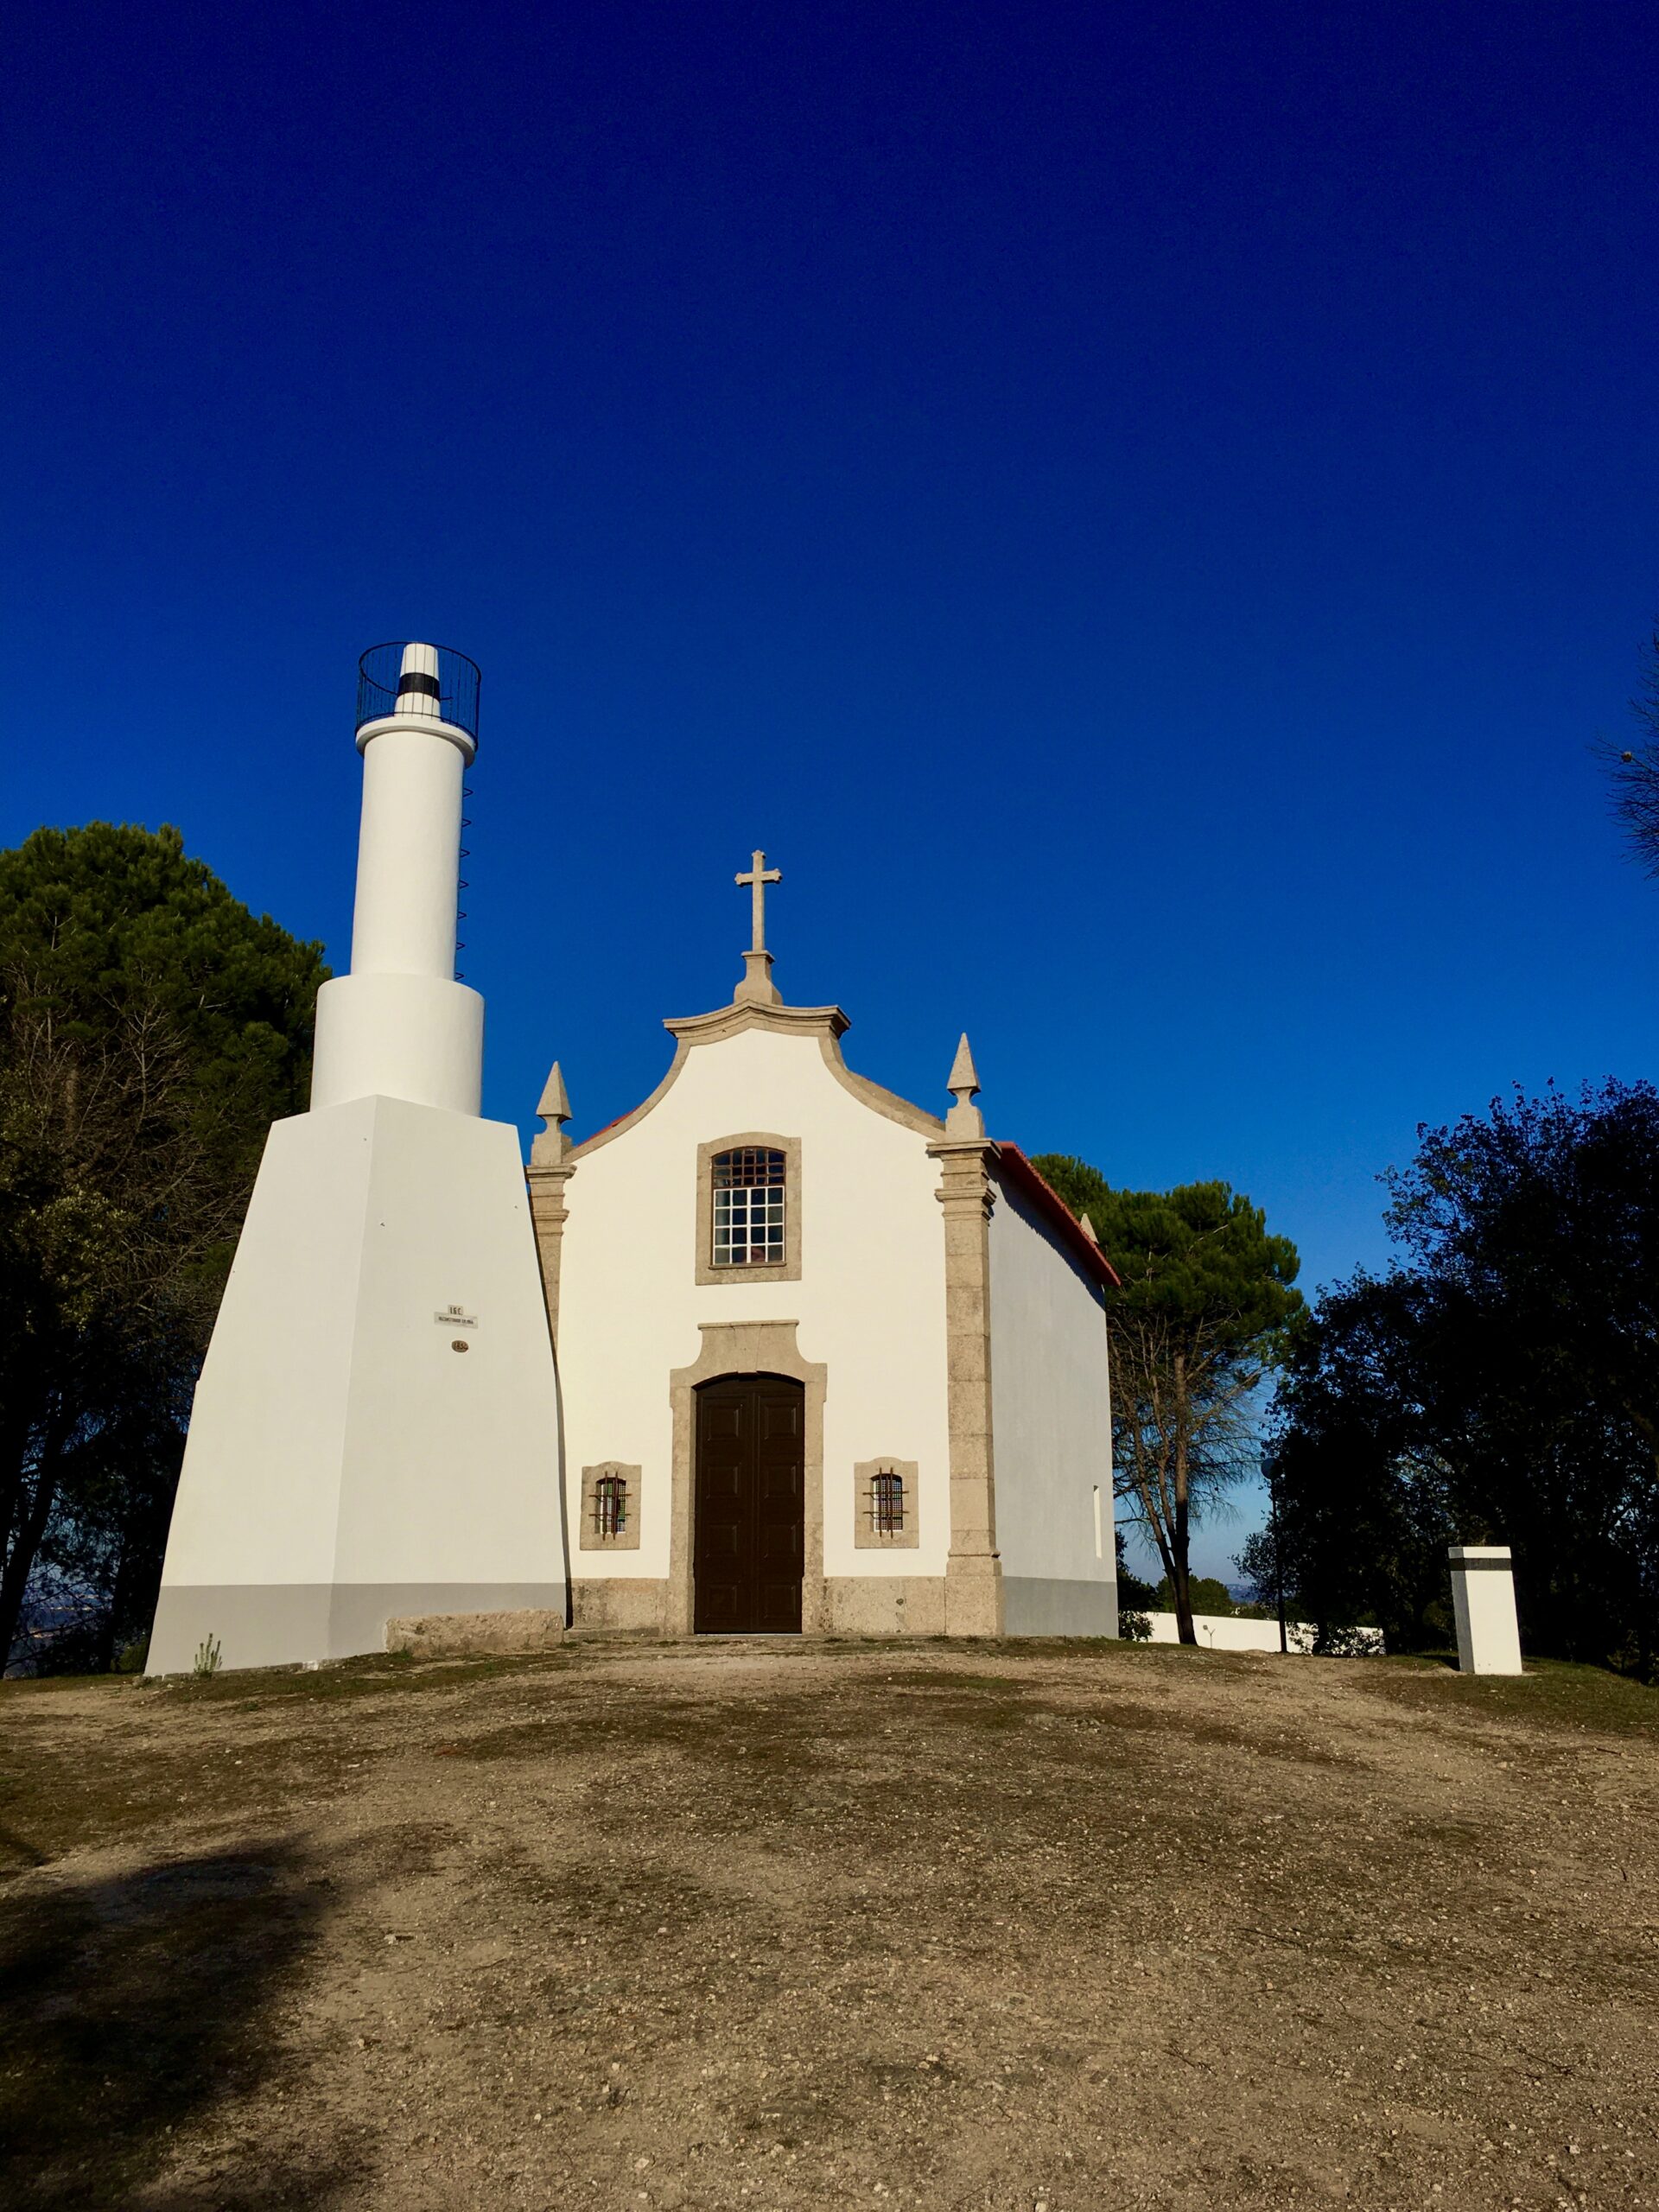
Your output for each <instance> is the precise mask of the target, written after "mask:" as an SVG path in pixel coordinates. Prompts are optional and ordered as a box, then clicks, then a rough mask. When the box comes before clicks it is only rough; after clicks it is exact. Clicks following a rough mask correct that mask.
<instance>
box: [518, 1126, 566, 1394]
mask: <svg viewBox="0 0 1659 2212" xmlns="http://www.w3.org/2000/svg"><path fill="white" fill-rule="evenodd" d="M544 1141H545V1140H543V1138H541V1137H537V1140H536V1143H535V1145H533V1146H532V1147H531V1155H530V1166H529V1168H528V1169H527V1170H526V1173H525V1180H526V1181H527V1182H528V1184H529V1185H530V1218H531V1223H532V1224H533V1225H534V1228H535V1230H536V1250H537V1256H538V1257H539V1258H540V1260H541V1263H542V1287H543V1290H544V1291H545V1293H546V1294H547V1325H548V1327H549V1329H550V1332H552V1337H553V1347H554V1350H555V1351H557V1349H558V1343H559V1255H560V1253H561V1251H562V1250H563V1243H564V1224H565V1223H566V1222H567V1221H568V1220H569V1208H568V1207H567V1206H566V1205H565V1203H564V1186H565V1185H566V1184H567V1183H568V1182H569V1179H570V1178H571V1177H572V1176H573V1175H574V1174H575V1172H576V1163H575V1160H568V1159H558V1160H537V1157H536V1153H537V1149H538V1148H539V1147H540V1146H541V1145H542V1144H543V1142H544ZM555 1141H556V1142H559V1143H563V1138H559V1139H556V1140H555Z"/></svg>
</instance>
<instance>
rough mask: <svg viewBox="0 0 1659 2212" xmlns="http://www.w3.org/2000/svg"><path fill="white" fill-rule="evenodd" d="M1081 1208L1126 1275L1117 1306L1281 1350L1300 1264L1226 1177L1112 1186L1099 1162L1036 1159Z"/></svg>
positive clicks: (1271, 1351)
mask: <svg viewBox="0 0 1659 2212" xmlns="http://www.w3.org/2000/svg"><path fill="white" fill-rule="evenodd" d="M1033 1165H1034V1166H1035V1167H1036V1169H1037V1171H1038V1173H1039V1174H1040V1175H1041V1176H1043V1178H1044V1179H1046V1181H1047V1182H1048V1183H1050V1184H1051V1185H1052V1186H1053V1188H1054V1189H1055V1190H1056V1191H1058V1192H1059V1194H1060V1196H1061V1197H1062V1198H1064V1199H1065V1203H1066V1204H1067V1205H1069V1206H1070V1207H1071V1211H1072V1212H1073V1213H1075V1214H1079V1215H1081V1214H1084V1213H1086V1214H1087V1215H1088V1216H1089V1218H1090V1222H1091V1223H1092V1224H1093V1225H1094V1231H1095V1234H1096V1236H1097V1237H1098V1238H1099V1239H1100V1243H1101V1248H1102V1249H1103V1251H1104V1252H1105V1254H1106V1256H1107V1258H1108V1259H1109V1260H1110V1262H1112V1265H1113V1266H1114V1267H1115V1268H1116V1270H1117V1272H1118V1274H1120V1275H1121V1276H1122V1279H1123V1289H1122V1294H1121V1299H1120V1300H1119V1301H1118V1306H1119V1310H1120V1311H1122V1312H1131V1313H1150V1314H1156V1315H1159V1316H1160V1317H1164V1318H1166V1319H1170V1320H1172V1321H1173V1322H1174V1323H1176V1324H1177V1325H1179V1326H1181V1327H1183V1328H1186V1329H1189V1330H1194V1331H1196V1330H1209V1331H1213V1332H1219V1333H1220V1334H1221V1335H1222V1336H1223V1337H1224V1339H1225V1340H1226V1341H1227V1342H1228V1343H1230V1344H1232V1345H1234V1346H1236V1347H1237V1348H1239V1349H1241V1350H1248V1351H1249V1356H1250V1357H1251V1358H1252V1359H1253V1360H1255V1361H1256V1362H1257V1363H1262V1364H1268V1363H1271V1362H1272V1361H1273V1360H1274V1358H1275V1357H1277V1355H1278V1352H1279V1350H1280V1347H1281V1344H1282V1340H1283V1336H1284V1332H1285V1330H1286V1329H1287V1326H1288V1325H1289V1324H1290V1323H1291V1322H1292V1321H1293V1320H1294V1319H1295V1318H1296V1316H1297V1315H1298V1314H1299V1313H1301V1311H1302V1310H1303V1309H1302V1297H1301V1294H1300V1291H1298V1290H1296V1289H1294V1287H1293V1285H1294V1282H1295V1281H1296V1276H1297V1273H1298V1268H1299V1265H1300V1262H1299V1261H1298V1259H1297V1255H1296V1247H1295V1246H1294V1244H1293V1243H1291V1241H1290V1239H1289V1238H1288V1237H1287V1236H1270V1235H1269V1234H1268V1226H1267V1216H1266V1215H1265V1213H1264V1212H1263V1211H1262V1208H1261V1207H1260V1206H1255V1205H1251V1204H1250V1201H1249V1198H1246V1197H1244V1195H1243V1192H1237V1191H1234V1190H1232V1189H1231V1188H1230V1186H1229V1185H1227V1184H1225V1183H1186V1184H1182V1185H1179V1186H1178V1187H1177V1188H1176V1189H1174V1190H1173V1191H1115V1190H1113V1189H1112V1187H1111V1186H1110V1185H1109V1184H1108V1182H1107V1181H1106V1179H1105V1177H1104V1176H1103V1175H1102V1174H1101V1173H1100V1171H1099V1169H1098V1168H1095V1167H1090V1166H1089V1164H1088V1163H1087V1161H1086V1160H1074V1159H1072V1158H1071V1157H1070V1156H1069V1155H1067V1154H1064V1153H1045V1154H1043V1155H1042V1157H1041V1158H1040V1159H1039V1160H1036V1161H1034V1162H1033Z"/></svg>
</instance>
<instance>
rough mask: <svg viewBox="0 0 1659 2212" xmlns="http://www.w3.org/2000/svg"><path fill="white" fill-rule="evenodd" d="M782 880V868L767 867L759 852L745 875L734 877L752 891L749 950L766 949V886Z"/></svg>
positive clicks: (763, 856) (764, 857) (762, 950)
mask: <svg viewBox="0 0 1659 2212" xmlns="http://www.w3.org/2000/svg"><path fill="white" fill-rule="evenodd" d="M734 880H735V881H736V882H738V883H747V885H748V886H749V888H750V890H751V892H752V893H753V908H754V916H753V922H752V924H751V925H750V934H749V950H750V951H751V952H764V951H765V950H766V886H767V885H768V884H769V883H781V882H782V881H783V880H784V871H783V870H782V868H768V867H767V866H766V855H765V854H764V853H761V852H757V853H756V854H755V855H754V857H753V860H752V861H751V862H750V864H749V872H748V874H747V875H740V876H738V877H736V878H734Z"/></svg>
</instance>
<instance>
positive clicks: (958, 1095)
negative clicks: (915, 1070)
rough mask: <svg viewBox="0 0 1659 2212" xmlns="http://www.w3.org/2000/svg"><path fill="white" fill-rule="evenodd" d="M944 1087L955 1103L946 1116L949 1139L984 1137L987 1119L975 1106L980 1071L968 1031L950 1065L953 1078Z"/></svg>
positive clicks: (945, 1127) (964, 1031)
mask: <svg viewBox="0 0 1659 2212" xmlns="http://www.w3.org/2000/svg"><path fill="white" fill-rule="evenodd" d="M944 1087H945V1089H946V1090H948V1091H949V1092H950V1096H951V1097H952V1098H953V1099H954V1100H955V1101H956V1103H955V1104H954V1105H953V1106H952V1107H951V1109H950V1112H949V1113H948V1114H947V1115H946V1116H945V1117H944V1133H945V1135H946V1136H948V1137H982V1136H983V1135H984V1134H985V1116H983V1115H982V1113H981V1112H980V1110H979V1109H978V1107H977V1106H976V1105H975V1103H974V1100H975V1098H976V1096H977V1095H978V1091H979V1071H978V1070H977V1069H976V1067H975V1065H974V1054H973V1048H972V1047H971V1046H970V1045H969V1042H968V1033H967V1031H966V1030H963V1034H962V1042H961V1043H960V1044H959V1045H958V1046H957V1057H956V1058H955V1059H954V1060H952V1061H951V1063H950V1078H949V1080H948V1081H947V1082H946V1084H945V1086H944Z"/></svg>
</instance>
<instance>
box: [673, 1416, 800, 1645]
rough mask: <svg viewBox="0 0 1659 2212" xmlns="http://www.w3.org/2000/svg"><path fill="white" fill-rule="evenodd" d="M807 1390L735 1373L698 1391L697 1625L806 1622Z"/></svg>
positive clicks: (719, 1629)
mask: <svg viewBox="0 0 1659 2212" xmlns="http://www.w3.org/2000/svg"><path fill="white" fill-rule="evenodd" d="M805 1440H806V1393H805V1391H804V1389H803V1388H802V1386H801V1384H800V1383H791V1382H790V1381H789V1380H788V1379H787V1378H786V1377H785V1376H781V1375H728V1376H722V1377H721V1380H720V1381H719V1382H717V1383H704V1384H703V1385H702V1389H700V1390H699V1391H698V1392H697V1460H696V1497H695V1501H694V1503H695V1512H696V1520H695V1529H696V1535H695V1538H694V1541H693V1551H692V1561H693V1571H694V1574H695V1578H696V1580H695V1585H694V1587H695V1592H696V1604H695V1611H694V1626H695V1627H696V1630H697V1633H698V1634H699V1635H722V1634H723V1635H727V1636H734V1635H740V1634H742V1633H745V1632H753V1631H760V1632H768V1631H769V1632H773V1633H776V1632H779V1631H783V1632H785V1633H787V1632H788V1631H790V1630H794V1631H795V1632H797V1633H798V1632H799V1630H800V1625H801V1574H802V1571H803V1566H804V1558H805V1535H806V1528H805V1522H806V1516H805V1498H806V1448H805Z"/></svg>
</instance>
